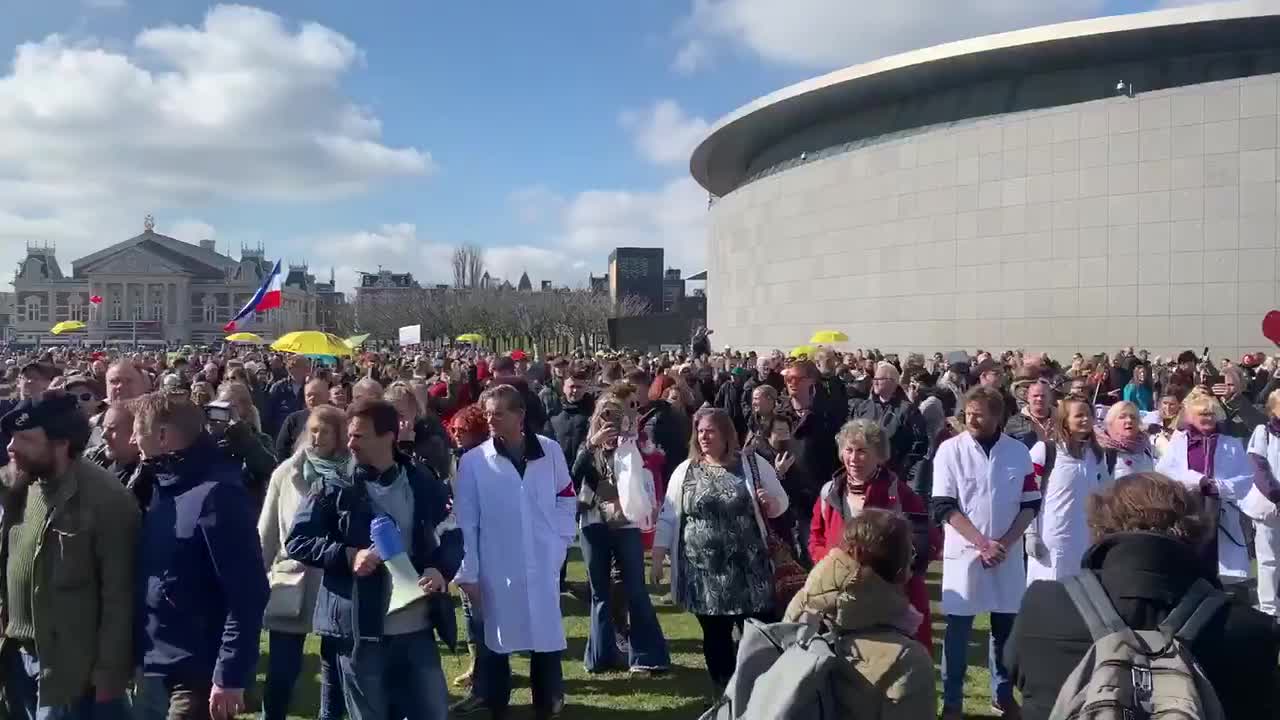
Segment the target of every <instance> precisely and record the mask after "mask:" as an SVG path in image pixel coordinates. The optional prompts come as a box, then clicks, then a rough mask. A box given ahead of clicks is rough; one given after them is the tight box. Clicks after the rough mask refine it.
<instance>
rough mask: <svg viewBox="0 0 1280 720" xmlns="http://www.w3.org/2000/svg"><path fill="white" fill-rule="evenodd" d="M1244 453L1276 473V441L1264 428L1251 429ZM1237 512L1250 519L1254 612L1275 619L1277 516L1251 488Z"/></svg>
mask: <svg viewBox="0 0 1280 720" xmlns="http://www.w3.org/2000/svg"><path fill="white" fill-rule="evenodd" d="M1248 452H1249V454H1250V455H1257V456H1258V457H1260V458H1265V459H1266V461H1267V466H1268V467H1269V468H1270V469H1271V473H1272V474H1273V475H1274V474H1275V473H1277V472H1280V439H1277V438H1274V437H1272V436H1271V433H1270V431H1268V430H1267V426H1266V425H1259V426H1258V427H1256V428H1254V431H1253V435H1252V436H1251V437H1250V438H1249V447H1248ZM1240 511H1241V512H1243V513H1244V514H1245V515H1248V516H1249V517H1251V518H1253V522H1254V525H1253V529H1254V531H1255V535H1254V538H1253V547H1254V549H1255V550H1257V555H1258V609H1259V610H1261V611H1262V612H1264V613H1266V614H1268V615H1271V616H1275V615H1276V614H1277V613H1280V602H1278V600H1277V598H1278V596H1280V515H1277V510H1276V506H1275V503H1273V502H1271V500H1270V499H1268V498H1267V496H1266V495H1263V494H1262V491H1261V490H1259V489H1258V488H1257V486H1256V485H1255V486H1254V487H1252V488H1250V489H1249V494H1248V495H1246V496H1245V499H1244V500H1243V501H1241V502H1240Z"/></svg>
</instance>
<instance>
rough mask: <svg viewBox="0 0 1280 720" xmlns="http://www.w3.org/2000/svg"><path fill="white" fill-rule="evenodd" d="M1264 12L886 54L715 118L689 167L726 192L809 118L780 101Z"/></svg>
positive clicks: (1240, 9)
mask: <svg viewBox="0 0 1280 720" xmlns="http://www.w3.org/2000/svg"><path fill="white" fill-rule="evenodd" d="M1264 17H1277V18H1280V0H1238V1H1237V2H1225V3H1216V4H1208V5H1194V6H1190V7H1181V8H1172V9H1167V10H1155V11H1151V12H1144V13H1134V14H1129V15H1112V16H1107V17H1098V18H1090V19H1087V20H1074V21H1071V22H1064V23H1057V24H1054V25H1041V26H1038V27H1031V28H1026V29H1022V30H1013V31H1010V32H1004V33H998V34H994V35H984V36H981V37H976V38H969V39H966V40H958V41H954V42H949V43H944V44H941V45H934V46H932V47H927V48H922V49H919V50H911V51H908V52H905V53H900V54H897V55H890V56H887V57H883V58H879V59H877V60H872V61H870V62H866V63H862V64H860V65H853V66H850V67H847V68H843V69H841V70H836V71H833V72H830V73H827V74H825V75H820V76H818V77H814V78H810V79H808V80H804V81H801V82H799V83H796V84H794V85H791V86H788V87H785V88H782V89H781V90H778V91H776V92H773V93H770V94H768V95H765V96H764V97H761V98H758V99H756V100H754V101H752V102H750V103H748V104H746V105H743V106H742V107H740V108H738V109H737V110H734V111H733V112H731V113H729V114H728V115H726V116H724V117H723V118H721V119H720V120H718V121H717V122H716V123H715V124H714V125H713V126H712V127H711V129H710V130H709V131H708V133H707V136H706V137H705V138H704V139H703V140H702V142H700V143H699V144H698V146H697V147H696V148H694V151H693V155H692V156H691V158H690V161H689V171H690V173H691V174H692V175H693V178H694V179H695V180H697V181H698V184H700V185H702V187H703V188H705V189H706V190H708V191H709V192H711V193H712V194H714V195H720V196H722V195H726V194H728V193H729V192H732V191H733V190H735V189H736V188H737V187H739V186H740V185H741V183H742V181H743V179H744V178H745V176H746V168H747V165H748V164H749V162H750V160H751V158H752V157H753V156H754V154H755V153H757V152H759V151H760V150H761V149H762V148H763V146H764V145H766V144H767V140H766V139H765V138H766V137H775V136H777V135H779V134H781V135H785V134H786V132H787V131H789V130H791V131H794V130H797V129H799V128H801V127H803V126H804V125H806V124H809V123H812V122H813V121H814V120H815V118H814V117H812V116H810V117H802V113H799V112H797V111H798V110H801V109H802V108H798V107H788V106H794V105H796V104H804V103H806V102H807V103H809V104H812V105H818V104H823V103H824V102H826V101H829V100H833V99H835V98H834V96H836V95H839V94H841V93H842V92H847V91H850V90H853V89H856V88H857V87H858V86H860V85H865V84H870V83H871V82H872V80H873V79H875V78H886V76H890V75H901V74H904V73H906V74H910V73H911V72H912V71H913V70H914V71H916V72H918V73H921V74H923V73H925V72H927V69H926V68H927V67H930V66H931V67H932V68H934V69H936V68H937V67H938V65H939V64H941V63H946V62H948V61H954V60H957V59H959V58H964V59H965V63H966V69H967V70H968V71H970V72H973V71H975V70H981V69H982V67H983V64H984V57H983V56H992V57H990V58H988V62H989V63H990V65H991V68H990V69H996V68H997V67H1000V65H999V61H998V60H997V59H996V58H995V57H994V56H996V55H997V54H999V51H1006V52H1007V51H1011V50H1018V49H1024V50H1025V51H1026V52H1044V51H1046V50H1047V48H1048V47H1051V46H1070V45H1072V44H1073V42H1078V41H1081V40H1083V39H1086V38H1088V39H1094V40H1096V39H1098V38H1101V37H1105V36H1113V35H1117V34H1121V33H1135V32H1137V33H1139V34H1140V31H1143V30H1156V29H1159V28H1176V27H1178V26H1186V25H1199V24H1206V23H1208V24H1213V23H1221V22H1227V21H1232V20H1247V19H1253V18H1264ZM1032 48H1034V50H1032ZM1005 57H1007V55H1006V56H1005ZM1023 59H1024V60H1025V56H1023ZM789 116H790V117H789ZM788 121H791V122H790V123H788ZM816 149H817V148H815V150H816Z"/></svg>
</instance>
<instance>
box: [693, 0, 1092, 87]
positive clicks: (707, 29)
mask: <svg viewBox="0 0 1280 720" xmlns="http://www.w3.org/2000/svg"><path fill="white" fill-rule="evenodd" d="M1104 4H1105V3H1104V0H1034V1H1032V0H898V1H897V2H850V1H849V0H791V1H790V2H777V1H776V0H694V2H693V9H692V11H691V12H690V14H689V16H688V17H687V18H686V19H685V20H684V21H683V22H682V23H681V24H680V27H679V28H678V33H679V34H680V35H682V36H684V37H685V45H684V46H683V47H682V49H681V50H680V53H679V55H677V57H676V60H675V64H676V67H677V69H681V68H683V69H686V70H687V69H696V68H697V67H701V66H703V65H705V64H706V62H707V59H708V56H709V55H710V52H711V50H710V48H711V47H712V46H713V45H729V46H737V47H742V48H745V49H746V50H748V51H750V52H751V53H753V54H755V55H757V56H759V57H760V58H762V59H763V60H766V61H769V62H776V63H780V64H785V65H796V66H802V67H811V68H817V69H826V68H835V67H841V66H844V65H849V64H853V63H857V62H863V61H866V60H871V59H874V58H877V57H881V56H884V55H891V54H894V53H898V52H903V51H907V50H912V49H916V48H921V47H928V46H930V45H936V44H938V43H942V42H948V41H951V40H961V39H964V38H969V37H975V36H979V35H986V34H990V33H995V32H1002V31H1006V30H1016V29H1018V28H1023V27H1030V26H1034V25H1042V24H1045V23H1053V22H1061V21H1065V20H1075V19H1080V18H1085V17H1092V16H1095V15H1098V14H1100V13H1101V12H1102V11H1103V9H1104ZM691 48H693V49H691Z"/></svg>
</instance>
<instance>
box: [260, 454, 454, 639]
mask: <svg viewBox="0 0 1280 720" xmlns="http://www.w3.org/2000/svg"><path fill="white" fill-rule="evenodd" d="M396 462H397V463H398V464H399V465H400V466H401V467H402V468H404V471H405V474H406V477H407V478H408V480H409V486H410V487H411V488H412V490H413V530H412V532H413V539H412V543H411V547H412V550H411V552H410V553H409V559H410V561H411V562H412V563H413V566H414V568H415V569H416V570H417V571H418V572H419V573H421V572H423V571H425V570H426V569H427V568H431V567H433V568H435V569H436V570H439V571H440V574H441V575H443V576H444V578H445V580H446V581H448V580H451V579H452V578H453V576H454V574H455V573H456V572H457V571H458V567H459V566H460V565H461V564H462V555H463V552H462V533H461V531H459V530H457V529H452V530H449V531H446V532H444V533H442V534H441V536H440V539H439V541H437V540H436V527H437V526H438V525H440V523H442V522H444V521H445V519H446V518H447V517H448V515H449V509H448V507H449V490H448V488H447V486H446V485H445V484H444V483H442V482H441V481H440V480H439V479H437V478H436V477H435V476H434V475H431V473H430V471H429V470H427V469H425V468H424V466H420V465H418V464H416V463H414V462H413V461H412V460H411V459H409V458H408V457H406V456H404V455H401V454H399V453H397V456H396ZM364 471H367V472H368V475H369V476H372V475H373V474H374V471H372V470H370V469H368V468H357V469H356V471H355V472H353V473H352V475H353V477H354V478H356V479H354V480H347V479H339V480H331V481H326V482H324V483H323V484H322V485H321V486H320V487H316V488H312V489H311V493H310V494H309V495H308V497H307V498H306V499H304V500H303V501H302V505H301V506H300V507H299V508H298V514H297V516H296V517H295V518H294V522H293V529H292V530H291V531H290V533H289V539H288V541H287V542H286V543H285V547H286V550H287V551H288V553H289V557H291V558H293V559H294V560H297V561H299V562H301V563H303V564H306V565H310V566H312V567H317V568H320V569H321V570H323V571H324V576H323V579H322V580H321V583H320V594H319V595H318V596H317V598H316V609H315V615H314V617H313V620H312V622H313V627H314V631H315V633H316V634H317V635H327V636H331V637H339V638H345V639H349V640H354V641H377V640H380V639H381V637H382V625H383V619H384V618H385V617H386V614H387V604H388V602H389V600H390V598H389V597H388V593H387V584H386V580H385V573H386V569H385V568H379V569H378V571H377V572H374V573H373V574H371V575H367V576H365V577H357V576H356V575H355V574H354V573H353V572H352V571H351V561H350V560H349V559H348V557H347V550H348V549H349V548H353V549H365V548H369V547H371V546H372V545H373V543H372V540H371V539H370V537H369V524H370V522H372V521H373V519H374V517H375V516H376V515H377V513H376V512H375V511H374V508H373V505H372V503H371V501H370V499H369V493H368V491H367V490H366V489H365V486H364V482H363V481H361V480H360V479H359V478H360V477H361V476H362V475H363V474H365V472H364ZM393 471H394V470H393ZM441 597H443V596H433V597H432V599H431V601H430V602H428V603H423V606H422V607H423V612H430V620H431V623H432V625H433V626H436V629H437V631H439V632H440V634H441V639H443V640H444V641H445V642H446V643H448V644H451V645H452V644H453V643H455V642H456V639H457V638H456V635H457V629H456V625H453V626H452V630H450V629H449V628H447V627H445V628H442V627H439V625H440V623H441V622H444V623H446V624H447V625H448V624H449V623H448V619H449V618H452V617H453V612H452V608H450V609H449V612H448V613H447V615H448V616H449V618H445V617H444V615H445V614H446V613H443V612H439V610H440V605H441V603H440V602H439V600H440V598H441ZM445 599H447V598H445ZM455 622H456V621H455ZM450 635H452V637H450Z"/></svg>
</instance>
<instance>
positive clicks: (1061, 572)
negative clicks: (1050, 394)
mask: <svg viewBox="0 0 1280 720" xmlns="http://www.w3.org/2000/svg"><path fill="white" fill-rule="evenodd" d="M1031 463H1032V466H1033V467H1034V468H1035V473H1036V479H1037V480H1038V481H1039V483H1040V494H1041V497H1042V498H1043V500H1042V505H1041V508H1040V514H1039V515H1037V516H1036V518H1035V520H1033V521H1032V522H1031V525H1029V526H1028V527H1027V532H1026V548H1027V555H1028V557H1027V584H1028V585H1030V584H1031V583H1033V582H1035V581H1036V580H1061V579H1063V578H1067V577H1070V576H1072V575H1075V574H1076V573H1077V572H1079V571H1080V559H1081V558H1083V557H1084V552H1085V550H1087V549H1089V525H1088V522H1087V521H1086V518H1085V507H1086V504H1087V502H1088V499H1089V496H1090V495H1092V494H1093V493H1094V492H1096V491H1097V490H1099V489H1100V488H1102V487H1103V486H1104V485H1105V484H1106V483H1107V482H1108V481H1109V480H1110V477H1109V476H1108V474H1107V467H1106V464H1105V462H1104V458H1103V454H1102V448H1101V447H1099V446H1098V441H1097V439H1096V438H1095V437H1094V432H1093V408H1092V407H1091V406H1090V405H1089V403H1086V402H1082V401H1080V400H1074V399H1071V398H1067V399H1065V400H1062V401H1061V402H1059V403H1058V409H1057V411H1056V413H1055V416H1054V419H1053V431H1052V433H1051V435H1050V437H1049V439H1048V440H1042V441H1040V442H1037V443H1036V444H1035V446H1033V447H1032V448H1031Z"/></svg>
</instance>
